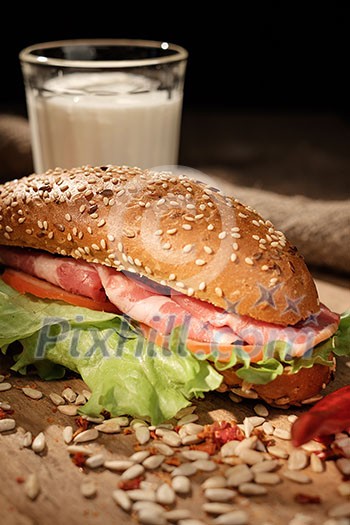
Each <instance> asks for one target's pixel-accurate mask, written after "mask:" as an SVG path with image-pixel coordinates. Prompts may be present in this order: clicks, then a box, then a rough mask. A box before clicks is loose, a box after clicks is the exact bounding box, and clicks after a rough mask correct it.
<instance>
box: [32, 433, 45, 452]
mask: <svg viewBox="0 0 350 525" xmlns="http://www.w3.org/2000/svg"><path fill="white" fill-rule="evenodd" d="M45 447H46V438H45V434H44V432H40V433H39V434H38V435H37V436H36V437H35V438H34V440H33V443H32V450H33V451H34V452H35V453H36V454H40V452H43V450H44V449H45Z"/></svg>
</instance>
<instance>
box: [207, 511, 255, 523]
mask: <svg viewBox="0 0 350 525" xmlns="http://www.w3.org/2000/svg"><path fill="white" fill-rule="evenodd" d="M248 520H249V516H248V514H247V513H246V512H245V510H233V511H232V512H227V513H226V514H222V515H221V516H219V517H217V518H215V519H214V521H213V524H214V525H246V524H247V523H248Z"/></svg>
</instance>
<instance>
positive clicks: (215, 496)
mask: <svg viewBox="0 0 350 525" xmlns="http://www.w3.org/2000/svg"><path fill="white" fill-rule="evenodd" d="M236 495H237V492H236V491H235V490H230V489H226V488H211V489H206V490H205V492H204V496H205V497H206V498H207V499H208V500H210V501H220V502H226V501H231V500H232V499H233V498H234V497H235V496H236Z"/></svg>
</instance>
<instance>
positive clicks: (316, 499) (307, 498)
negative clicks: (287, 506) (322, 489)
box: [294, 492, 321, 505]
mask: <svg viewBox="0 0 350 525" xmlns="http://www.w3.org/2000/svg"><path fill="white" fill-rule="evenodd" d="M294 500H295V501H296V502H297V503H300V504H301V505H306V504H308V503H311V505H320V503H321V498H320V496H312V495H311V494H303V493H302V492H299V493H298V494H295V496H294Z"/></svg>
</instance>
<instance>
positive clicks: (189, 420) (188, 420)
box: [177, 414, 198, 427]
mask: <svg viewBox="0 0 350 525" xmlns="http://www.w3.org/2000/svg"><path fill="white" fill-rule="evenodd" d="M195 421H198V416H197V414H187V415H186V416H183V417H182V418H181V419H179V421H178V423H177V424H178V425H179V426H180V427H181V426H182V425H187V424H188V423H195Z"/></svg>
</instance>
